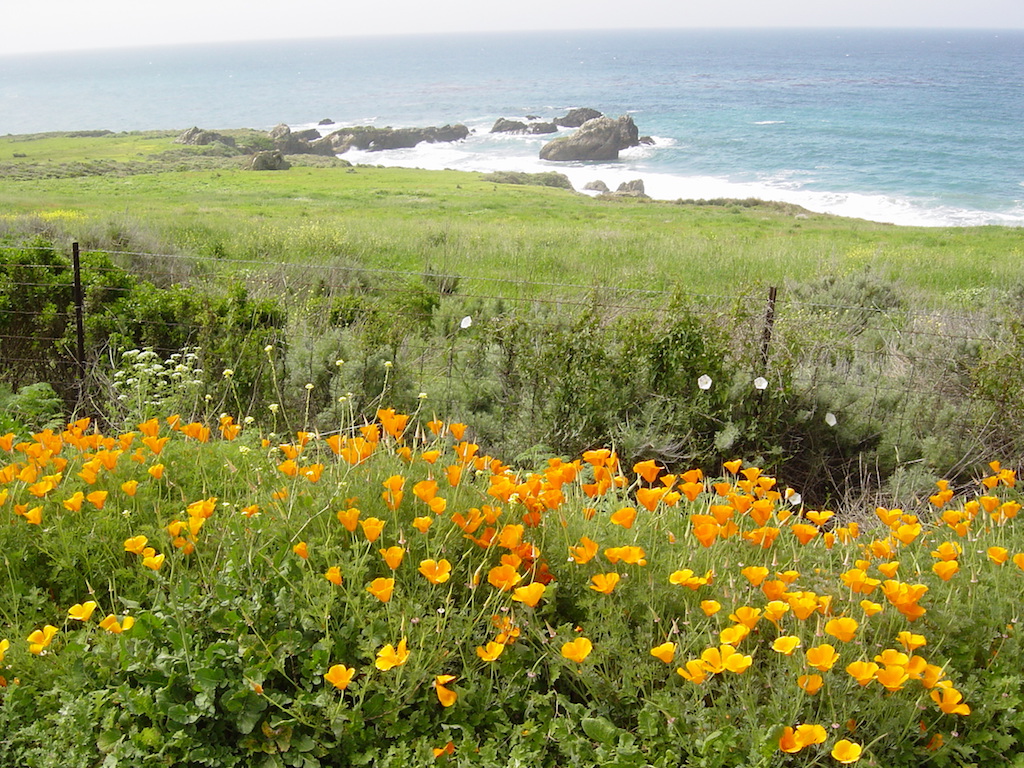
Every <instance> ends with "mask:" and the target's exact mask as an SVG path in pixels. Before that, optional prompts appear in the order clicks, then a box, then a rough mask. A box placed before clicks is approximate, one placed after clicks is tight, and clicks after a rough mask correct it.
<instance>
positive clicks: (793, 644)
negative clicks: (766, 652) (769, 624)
mask: <svg viewBox="0 0 1024 768" xmlns="http://www.w3.org/2000/svg"><path fill="white" fill-rule="evenodd" d="M799 647H800V638H799V637H796V636H794V635H783V636H782V637H777V638H775V642H773V643H772V650H773V651H775V652H776V653H781V654H783V655H784V656H791V655H792V654H793V651H795V650H796V649H797V648H799Z"/></svg>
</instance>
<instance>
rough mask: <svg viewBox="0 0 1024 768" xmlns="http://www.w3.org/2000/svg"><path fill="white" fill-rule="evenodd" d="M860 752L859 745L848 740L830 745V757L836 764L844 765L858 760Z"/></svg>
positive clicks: (841, 740)
mask: <svg viewBox="0 0 1024 768" xmlns="http://www.w3.org/2000/svg"><path fill="white" fill-rule="evenodd" d="M861 751H862V750H861V746H860V744H857V743H856V742H853V741H850V740H849V739H840V740H839V741H837V742H836V743H835V744H834V745H832V752H831V755H832V759H834V760H835V761H836V762H839V763H843V764H844V765H846V764H849V763H855V762H857V761H858V760H860V755H861Z"/></svg>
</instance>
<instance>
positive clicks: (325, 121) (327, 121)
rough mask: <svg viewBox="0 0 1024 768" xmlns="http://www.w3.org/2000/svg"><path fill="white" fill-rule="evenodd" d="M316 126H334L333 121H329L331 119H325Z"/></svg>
mask: <svg viewBox="0 0 1024 768" xmlns="http://www.w3.org/2000/svg"><path fill="white" fill-rule="evenodd" d="M317 125H334V121H333V120H331V118H329V117H325V118H324V119H323V120H321V121H320V122H319V123H317Z"/></svg>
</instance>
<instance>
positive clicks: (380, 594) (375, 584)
mask: <svg viewBox="0 0 1024 768" xmlns="http://www.w3.org/2000/svg"><path fill="white" fill-rule="evenodd" d="M366 591H367V592H369V593H370V594H371V595H373V596H374V597H376V598H377V599H378V600H380V601H381V602H382V603H386V602H388V601H389V600H390V599H391V595H392V593H393V592H394V591H395V580H394V579H385V578H378V579H374V580H373V581H371V582H370V583H369V584H368V585H367V586H366Z"/></svg>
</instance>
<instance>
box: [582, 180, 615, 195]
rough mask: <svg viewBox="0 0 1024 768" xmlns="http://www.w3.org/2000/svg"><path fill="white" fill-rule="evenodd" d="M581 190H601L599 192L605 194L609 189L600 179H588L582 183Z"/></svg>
mask: <svg viewBox="0 0 1024 768" xmlns="http://www.w3.org/2000/svg"><path fill="white" fill-rule="evenodd" d="M583 191H584V192H601V193H604V194H607V193H608V192H611V190H610V189H608V185H607V184H605V183H604V182H603V181H601V180H600V179H597V180H596V181H588V182H587V183H586V184H584V185H583Z"/></svg>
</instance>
